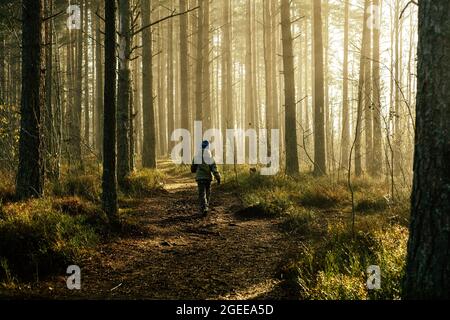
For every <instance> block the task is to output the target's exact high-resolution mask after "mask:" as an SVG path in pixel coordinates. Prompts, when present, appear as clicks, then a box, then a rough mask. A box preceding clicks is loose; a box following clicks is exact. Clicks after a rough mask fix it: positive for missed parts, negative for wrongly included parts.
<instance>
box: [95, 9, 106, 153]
mask: <svg viewBox="0 0 450 320" xmlns="http://www.w3.org/2000/svg"><path fill="white" fill-rule="evenodd" d="M98 3H100V1H98ZM99 9H100V5H98V6H97V10H99ZM101 26H102V22H101V19H100V18H99V17H96V18H95V57H96V60H95V73H96V80H97V81H96V93H95V96H96V103H95V104H96V116H95V120H96V124H95V126H96V130H95V131H96V133H97V134H96V136H95V139H96V140H95V141H96V150H97V154H98V155H99V156H100V157H102V154H103V87H104V84H103V50H102V46H101V40H102V39H101V38H102V37H101V31H100V30H101Z"/></svg>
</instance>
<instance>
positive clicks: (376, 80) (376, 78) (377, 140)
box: [371, 0, 382, 176]
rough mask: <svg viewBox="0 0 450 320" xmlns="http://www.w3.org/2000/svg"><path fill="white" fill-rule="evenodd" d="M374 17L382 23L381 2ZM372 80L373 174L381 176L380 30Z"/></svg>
mask: <svg viewBox="0 0 450 320" xmlns="http://www.w3.org/2000/svg"><path fill="white" fill-rule="evenodd" d="M372 8H373V16H374V19H375V21H380V18H381V6H380V0H373V7H372ZM372 78H373V150H372V152H373V156H372V166H371V169H372V170H371V173H372V175H373V176H379V175H380V174H381V171H382V161H381V159H382V157H381V155H382V146H381V141H382V133H381V99H380V92H381V87H380V29H379V26H374V29H373V53H372Z"/></svg>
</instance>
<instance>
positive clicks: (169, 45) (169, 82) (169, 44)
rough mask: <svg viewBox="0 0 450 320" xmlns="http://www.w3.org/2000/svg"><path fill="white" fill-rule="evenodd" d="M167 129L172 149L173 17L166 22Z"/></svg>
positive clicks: (171, 6)
mask: <svg viewBox="0 0 450 320" xmlns="http://www.w3.org/2000/svg"><path fill="white" fill-rule="evenodd" d="M172 1H173V0H170V4H169V9H170V10H171V11H172V8H173V3H172ZM167 24H168V25H167V40H166V41H167V78H166V79H167V129H168V132H167V134H168V139H167V140H168V151H169V153H170V152H171V150H172V141H171V139H170V137H171V135H172V132H173V130H174V128H175V101H174V100H175V99H174V97H175V91H174V80H175V79H174V65H173V41H174V33H173V19H169V21H168V23H167Z"/></svg>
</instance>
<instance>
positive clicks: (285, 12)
mask: <svg viewBox="0 0 450 320" xmlns="http://www.w3.org/2000/svg"><path fill="white" fill-rule="evenodd" d="M281 32H282V39H283V68H284V70H283V74H284V90H285V94H284V96H285V106H284V108H285V130H286V132H289V134H285V143H286V174H288V175H296V174H298V173H299V164H298V153H297V131H296V129H295V128H296V125H297V123H296V112H295V109H296V108H295V105H296V103H295V80H294V79H295V77H294V53H293V48H292V34H291V12H290V4H289V0H281Z"/></svg>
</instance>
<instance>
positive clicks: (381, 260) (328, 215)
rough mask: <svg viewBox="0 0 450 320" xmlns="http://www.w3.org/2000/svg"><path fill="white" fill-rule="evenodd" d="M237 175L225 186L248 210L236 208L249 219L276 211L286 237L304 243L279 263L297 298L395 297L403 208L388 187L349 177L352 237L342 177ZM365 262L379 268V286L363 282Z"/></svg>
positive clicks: (401, 259)
mask: <svg viewBox="0 0 450 320" xmlns="http://www.w3.org/2000/svg"><path fill="white" fill-rule="evenodd" d="M240 172H241V174H240V176H239V179H238V183H236V182H235V180H233V179H231V181H230V180H229V181H228V182H227V183H226V186H225V187H226V188H229V189H230V190H237V191H236V192H237V194H239V196H240V197H241V199H242V200H243V203H244V206H245V207H246V209H244V210H242V212H244V213H247V216H255V217H275V216H281V217H283V224H282V226H283V229H284V230H285V231H286V232H287V233H288V235H289V236H292V237H299V238H301V239H302V240H304V245H303V246H302V247H301V248H299V250H298V252H295V253H294V256H295V257H294V258H291V259H290V260H289V261H288V262H287V263H286V264H285V265H284V266H283V268H282V273H283V278H284V279H287V280H288V281H287V284H288V285H289V286H290V287H292V288H293V289H294V292H296V293H297V295H298V297H299V298H301V299H398V298H400V296H401V278H402V276H403V269H404V261H405V255H406V242H407V221H408V212H409V205H408V204H409V201H407V199H406V198H405V199H401V200H400V199H398V201H397V202H395V203H393V202H392V201H390V200H389V198H388V197H386V195H385V193H386V190H387V189H388V187H387V186H386V185H384V184H383V181H381V180H377V179H368V178H358V179H354V180H353V181H352V185H353V188H354V191H355V201H356V224H355V234H354V235H353V233H352V228H351V219H350V217H351V201H350V199H351V198H350V192H349V191H348V186H347V182H346V181H345V180H342V181H337V182H336V181H331V180H330V178H329V177H322V178H314V177H312V176H310V175H300V176H298V177H296V178H289V177H285V176H283V175H281V174H279V175H276V176H260V175H258V174H251V173H250V172H246V171H245V169H242V170H241V171H240ZM368 212H370V213H371V214H370V215H369V214H362V213H368ZM250 213H253V215H250ZM370 265H378V266H379V267H380V268H381V273H382V274H381V277H382V280H381V290H368V289H367V287H366V281H367V275H366V270H367V267H368V266H370Z"/></svg>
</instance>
